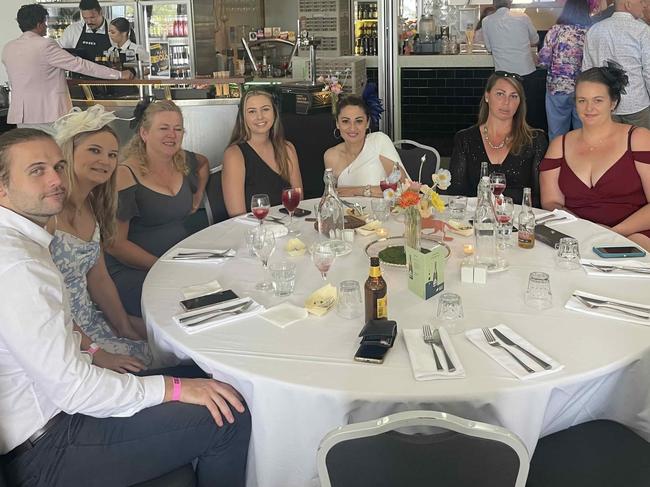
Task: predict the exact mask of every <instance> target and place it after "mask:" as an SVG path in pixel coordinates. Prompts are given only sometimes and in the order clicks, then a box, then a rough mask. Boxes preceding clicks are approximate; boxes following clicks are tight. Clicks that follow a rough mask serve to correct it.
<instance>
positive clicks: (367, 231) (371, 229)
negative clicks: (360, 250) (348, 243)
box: [354, 220, 381, 237]
mask: <svg viewBox="0 0 650 487" xmlns="http://www.w3.org/2000/svg"><path fill="white" fill-rule="evenodd" d="M378 228H381V222H380V221H379V220H370V221H369V222H368V223H366V224H365V225H364V226H362V227H358V228H355V229H354V230H355V231H356V232H357V233H358V234H359V235H361V236H363V237H367V236H368V235H375V234H376V233H377V229H378Z"/></svg>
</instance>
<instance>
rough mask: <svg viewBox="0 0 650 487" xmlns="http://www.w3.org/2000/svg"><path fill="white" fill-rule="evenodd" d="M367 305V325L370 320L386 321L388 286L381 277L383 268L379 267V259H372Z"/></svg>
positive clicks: (366, 288) (368, 280) (365, 288)
mask: <svg viewBox="0 0 650 487" xmlns="http://www.w3.org/2000/svg"><path fill="white" fill-rule="evenodd" d="M364 291H365V305H366V323H368V321H370V320H385V319H387V318H388V301H387V296H386V292H387V291H388V286H387V285H386V281H384V278H383V277H381V267H379V257H370V272H369V275H368V279H366V284H365V286H364Z"/></svg>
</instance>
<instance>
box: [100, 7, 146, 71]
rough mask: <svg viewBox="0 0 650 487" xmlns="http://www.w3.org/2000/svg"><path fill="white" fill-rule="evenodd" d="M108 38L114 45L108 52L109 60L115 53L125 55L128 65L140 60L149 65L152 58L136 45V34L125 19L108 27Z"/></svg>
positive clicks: (114, 21) (119, 18)
mask: <svg viewBox="0 0 650 487" xmlns="http://www.w3.org/2000/svg"><path fill="white" fill-rule="evenodd" d="M108 36H109V37H110V39H111V42H112V43H113V47H111V48H110V49H109V51H108V54H109V58H110V55H111V53H112V52H113V51H117V52H118V53H120V54H124V55H125V61H126V62H127V63H133V62H136V61H137V60H138V59H139V60H140V61H144V62H145V63H148V62H149V60H150V59H151V57H150V56H149V53H148V52H147V50H146V49H145V48H144V47H142V46H140V45H138V44H136V43H135V33H134V32H133V29H132V28H131V23H130V22H129V21H128V20H127V19H125V18H124V17H118V18H116V19H113V20H112V21H111V23H110V25H109V26H108Z"/></svg>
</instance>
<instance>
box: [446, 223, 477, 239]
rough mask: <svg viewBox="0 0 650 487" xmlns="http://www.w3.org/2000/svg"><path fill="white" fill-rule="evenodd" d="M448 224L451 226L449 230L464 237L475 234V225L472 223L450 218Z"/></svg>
mask: <svg viewBox="0 0 650 487" xmlns="http://www.w3.org/2000/svg"><path fill="white" fill-rule="evenodd" d="M447 224H448V225H449V226H450V229H449V231H450V232H452V233H456V234H458V235H462V236H463V237H470V236H472V235H474V227H473V226H472V224H471V223H468V222H461V221H458V220H449V221H448V222H447Z"/></svg>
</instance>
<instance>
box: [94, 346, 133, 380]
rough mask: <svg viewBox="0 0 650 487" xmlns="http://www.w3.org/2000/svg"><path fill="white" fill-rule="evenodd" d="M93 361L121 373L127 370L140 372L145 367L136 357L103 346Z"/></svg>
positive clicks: (99, 365)
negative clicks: (112, 351)
mask: <svg viewBox="0 0 650 487" xmlns="http://www.w3.org/2000/svg"><path fill="white" fill-rule="evenodd" d="M93 363H94V364H95V365H97V366H98V367H103V368H105V369H111V370H114V371H115V372H119V373H120V374H125V373H127V372H140V371H141V370H143V369H144V368H145V366H144V364H143V363H142V362H140V361H139V360H138V359H137V358H135V357H129V356H128V355H120V354H119V353H110V352H107V351H106V350H102V349H101V348H100V349H99V350H97V351H96V352H95V355H93Z"/></svg>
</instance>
